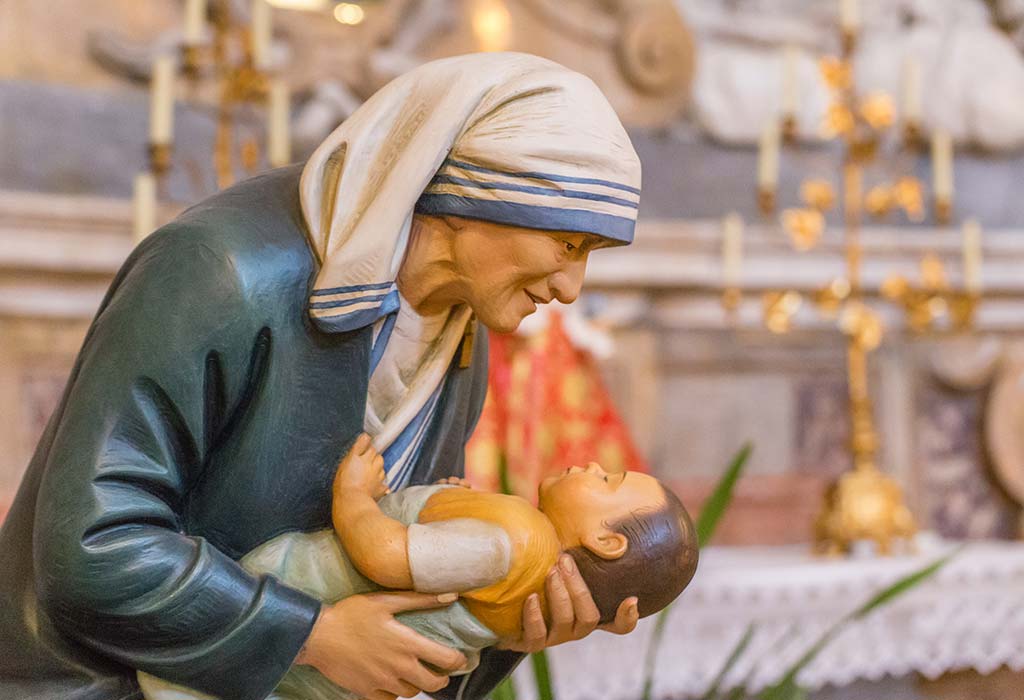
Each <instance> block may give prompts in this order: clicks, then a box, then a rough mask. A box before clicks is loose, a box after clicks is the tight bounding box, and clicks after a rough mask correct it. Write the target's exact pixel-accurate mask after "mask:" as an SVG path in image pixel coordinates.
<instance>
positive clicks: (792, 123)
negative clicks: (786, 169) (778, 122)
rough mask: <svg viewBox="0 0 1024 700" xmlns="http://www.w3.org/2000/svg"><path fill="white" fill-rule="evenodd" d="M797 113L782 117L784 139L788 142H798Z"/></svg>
mask: <svg viewBox="0 0 1024 700" xmlns="http://www.w3.org/2000/svg"><path fill="white" fill-rule="evenodd" d="M796 136H797V130H796V115H794V114H786V115H784V116H783V117H782V140H783V141H784V142H785V143H787V144H790V145H792V144H794V143H796Z"/></svg>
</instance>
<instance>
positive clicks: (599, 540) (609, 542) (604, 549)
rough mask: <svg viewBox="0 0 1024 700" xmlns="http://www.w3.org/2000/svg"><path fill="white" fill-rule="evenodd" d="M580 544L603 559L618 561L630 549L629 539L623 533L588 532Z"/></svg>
mask: <svg viewBox="0 0 1024 700" xmlns="http://www.w3.org/2000/svg"><path fill="white" fill-rule="evenodd" d="M580 544H582V545H583V546H584V547H586V548H587V549H589V550H590V551H591V552H593V553H594V554H596V555H597V556H599V557H601V558H602V559H609V560H610V559H618V558H620V557H621V556H622V555H623V554H625V553H626V550H627V549H629V539H628V538H627V537H626V536H625V535H623V534H622V533H621V532H612V531H611V530H604V531H602V532H588V533H586V534H585V535H583V537H581V538H580Z"/></svg>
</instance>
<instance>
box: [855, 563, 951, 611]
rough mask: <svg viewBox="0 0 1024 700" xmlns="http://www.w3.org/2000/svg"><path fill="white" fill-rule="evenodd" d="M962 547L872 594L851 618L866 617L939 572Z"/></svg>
mask: <svg viewBox="0 0 1024 700" xmlns="http://www.w3.org/2000/svg"><path fill="white" fill-rule="evenodd" d="M961 549H963V545H961V546H959V547H957V548H956V549H954V550H953V551H952V552H950V553H949V554H947V555H946V556H944V557H939V558H938V559H936V560H935V561H933V562H932V563H931V564H929V565H928V566H926V567H924V568H923V569H919V570H917V571H915V572H913V573H911V574H909V575H907V576H904V577H903V578H901V579H900V580H899V581H897V582H896V583H894V584H892V585H891V586H889V587H888V588H885V589H883V590H881V591H879V592H878V593H876V594H875V595H873V596H871V598H870V600H868V602H866V603H864V605H862V606H860V607H859V608H857V609H856V610H854V611H853V613H851V615H850V618H851V619H860V618H862V617H864V616H865V615H867V614H868V613H869V612H871V611H872V610H874V609H875V608H878V607H881V606H882V605H885V604H886V603H888V602H889V601H890V600H892V599H893V598H896V597H897V596H899V595H902V594H903V593H906V592H907V591H909V590H910V589H911V588H914V587H915V586H917V585H918V584H919V583H922V582H923V581H925V580H926V579H928V578H930V577H931V576H933V575H935V574H936V573H938V571H939V569H941V568H942V567H944V566H945V565H946V564H947V563H948V562H949V560H950V559H952V558H953V557H955V556H956V555H957V554H959V553H960V550H961Z"/></svg>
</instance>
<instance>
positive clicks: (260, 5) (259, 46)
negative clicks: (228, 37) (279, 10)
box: [250, 0, 270, 68]
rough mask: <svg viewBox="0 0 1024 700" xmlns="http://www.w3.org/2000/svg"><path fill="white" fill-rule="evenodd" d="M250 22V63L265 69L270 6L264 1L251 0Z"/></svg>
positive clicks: (268, 48)
mask: <svg viewBox="0 0 1024 700" xmlns="http://www.w3.org/2000/svg"><path fill="white" fill-rule="evenodd" d="M251 20H252V25H251V27H250V31H251V32H252V63H253V65H254V66H256V67H257V68H266V67H267V65H268V62H269V56H270V5H268V4H267V2H266V0H253V3H252V13H251Z"/></svg>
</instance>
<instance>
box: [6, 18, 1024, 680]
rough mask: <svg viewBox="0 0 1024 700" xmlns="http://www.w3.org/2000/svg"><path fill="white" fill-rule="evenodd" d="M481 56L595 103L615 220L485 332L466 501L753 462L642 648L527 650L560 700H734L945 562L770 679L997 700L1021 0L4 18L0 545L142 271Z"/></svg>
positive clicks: (1019, 283)
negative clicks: (477, 490)
mask: <svg viewBox="0 0 1024 700" xmlns="http://www.w3.org/2000/svg"><path fill="white" fill-rule="evenodd" d="M500 50H512V51H525V52H530V53H535V54H538V55H542V56H546V57H549V58H552V59H554V60H556V61H558V62H561V63H563V64H565V65H567V66H569V67H571V68H574V69H576V70H579V71H581V72H583V73H585V74H587V75H589V76H590V77H591V78H592V79H593V80H594V81H595V82H596V83H597V84H598V85H599V86H600V87H601V88H602V89H603V91H604V92H605V94H606V95H607V96H608V97H609V99H610V100H611V102H612V104H613V105H614V106H615V108H616V109H617V111H618V113H619V115H620V117H621V119H622V121H623V123H624V124H626V126H627V129H628V130H629V132H630V135H631V137H632V139H633V143H634V145H635V147H636V150H637V152H638V153H639V155H640V158H641V160H642V161H643V168H644V178H643V196H642V200H641V201H642V205H641V209H640V224H639V229H638V233H637V240H636V243H635V244H634V245H632V246H630V247H629V248H625V249H613V250H608V251H600V252H599V253H597V254H595V255H594V256H593V257H592V259H591V262H590V267H589V272H588V277H587V283H586V288H585V293H584V295H583V297H582V298H581V300H580V301H579V302H578V303H577V304H575V305H573V307H572V308H564V309H553V310H549V311H545V312H544V313H542V314H538V315H537V316H536V317H532V318H531V319H529V320H528V322H527V323H525V324H524V328H523V329H521V332H520V333H519V335H518V336H517V337H504V338H494V339H492V357H491V361H492V362H491V364H492V367H491V392H490V394H489V400H488V406H487V409H486V411H485V415H484V419H483V420H482V422H481V426H480V429H479V431H478V435H477V436H476V437H475V439H474V441H473V443H471V445H470V452H469V471H470V476H471V477H472V478H473V479H474V480H475V481H477V483H478V484H480V485H481V486H483V487H488V488H500V487H502V486H504V487H505V488H509V489H511V490H514V491H517V492H519V493H522V494H524V495H526V496H527V497H530V495H531V494H532V493H533V490H534V488H535V484H536V481H537V480H538V479H539V478H540V477H541V476H542V475H543V474H544V473H545V472H546V471H547V470H550V469H556V468H564V467H565V466H566V463H567V462H583V461H587V460H589V459H597V460H598V461H601V462H602V463H603V464H604V465H605V466H606V467H608V468H610V469H622V468H635V469H646V470H649V471H651V472H653V473H654V474H656V475H657V476H658V477H659V478H662V479H663V480H665V481H667V482H668V483H670V484H672V486H673V487H674V488H676V490H677V491H678V492H679V494H680V495H681V497H682V498H683V500H684V502H685V503H686V504H687V506H688V507H689V508H690V509H691V512H693V513H694V514H695V515H696V514H697V513H699V512H700V511H701V509H702V505H703V504H704V503H705V502H706V499H707V498H708V496H709V494H711V493H712V491H713V490H714V488H715V485H716V484H718V483H720V479H721V478H722V475H723V474H724V473H725V472H726V467H727V466H728V464H729V462H730V460H731V459H732V458H733V457H734V455H736V454H737V452H738V451H739V450H740V448H741V447H742V446H743V445H744V444H748V443H749V444H750V445H751V446H752V448H753V449H752V452H751V453H750V458H749V461H748V462H747V463H746V464H745V470H744V472H743V475H742V477H741V478H740V479H739V480H738V482H737V483H736V485H735V488H734V490H733V492H732V499H731V502H730V503H729V504H728V508H727V509H725V516H724V518H723V519H722V520H721V521H720V523H719V526H718V527H717V529H716V531H715V534H714V539H713V546H711V547H710V548H709V549H708V550H707V552H706V553H705V556H704V562H705V563H704V565H703V568H702V572H701V573H700V574H699V575H698V579H697V580H696V581H695V583H694V585H693V586H691V589H690V590H689V591H688V592H687V593H686V594H684V597H683V599H682V600H681V601H680V604H679V605H678V606H677V609H676V610H674V612H673V613H672V615H670V616H669V617H668V618H667V622H666V624H665V628H664V629H665V632H664V637H663V639H662V641H661V642H660V643H658V644H655V643H654V642H653V641H652V632H653V626H652V625H650V624H642V625H641V627H640V629H638V631H637V632H636V633H634V634H633V635H631V636H630V637H627V638H625V639H612V638H610V637H608V636H606V635H595V636H594V637H592V638H590V639H588V640H586V641H584V642H583V643H580V644H577V645H570V646H569V647H566V648H564V649H563V648H560V649H556V650H554V651H553V653H552V654H551V656H552V658H551V675H552V682H553V687H552V692H553V693H554V695H555V696H556V697H559V698H565V699H567V700H568V699H572V700H576V699H577V698H579V699H580V700H583V699H587V698H608V699H609V700H618V699H620V698H621V699H622V700H626V699H633V698H636V699H637V700H639V698H640V697H642V695H643V692H644V691H643V686H644V680H645V678H647V677H648V675H645V674H646V671H645V667H644V663H645V659H649V660H651V664H652V666H651V668H652V669H653V672H652V674H649V677H650V679H651V687H650V688H649V693H648V695H649V696H650V695H653V696H654V697H659V698H669V697H671V698H684V697H701V696H702V695H704V694H705V693H707V692H708V691H709V689H712V688H713V687H714V686H715V685H716V684H715V678H716V675H717V674H718V673H719V671H720V670H724V671H725V673H724V674H723V676H722V677H723V681H722V683H721V684H720V685H721V687H722V688H733V687H736V688H744V689H745V692H746V693H747V694H749V695H755V694H757V693H760V692H763V690H764V689H765V688H771V687H772V684H773V683H774V682H775V681H777V680H778V678H779V676H780V675H782V674H784V672H785V670H786V669H787V668H788V667H789V666H790V664H791V663H792V662H794V661H795V660H796V659H798V658H799V657H800V656H801V653H802V652H803V651H804V650H805V649H806V648H807V647H808V645H809V644H810V643H812V642H813V641H814V640H816V639H817V638H818V637H819V635H820V634H821V633H823V632H824V631H826V630H828V629H829V628H830V625H832V624H833V623H834V622H835V621H836V620H838V619H840V618H842V616H843V615H844V614H846V613H848V612H850V611H851V610H853V609H854V607H855V606H856V605H858V604H860V603H862V602H864V601H865V600H867V599H868V598H869V597H870V596H871V595H872V594H873V593H875V592H877V591H878V590H880V589H881V587H883V586H885V585H887V584H890V583H892V582H893V581H896V580H897V579H898V578H899V577H900V576H902V575H905V574H906V573H908V572H910V571H914V570H916V568H917V567H919V566H923V565H925V564H927V563H928V562H930V561H932V560H933V559H934V557H935V556H939V555H942V554H944V553H946V552H948V551H950V548H951V547H954V546H957V545H959V544H960V543H962V542H968V543H969V544H968V546H967V547H966V548H965V549H963V550H958V551H959V553H958V554H957V555H956V556H955V557H954V559H953V560H952V561H951V562H950V563H949V564H948V565H947V566H945V567H944V568H943V569H942V570H941V571H939V572H938V573H937V574H936V575H935V576H933V577H931V578H929V580H927V581H925V582H924V583H922V584H921V585H920V586H919V587H916V588H915V590H913V591H910V592H908V593H906V594H905V596H903V597H901V598H900V600H899V601H894V602H893V603H892V604H891V605H886V606H885V607H884V608H881V609H879V610H875V611H872V613H871V614H870V615H866V616H864V618H863V619H858V620H856V621H854V622H853V623H851V624H850V625H845V626H844V627H843V629H842V633H841V634H838V635H835V638H834V639H831V640H830V642H831V643H830V644H829V645H828V647H827V648H825V649H824V651H823V652H822V653H821V654H820V655H819V656H817V657H816V658H815V659H814V661H813V662H812V663H810V664H809V665H807V666H806V667H803V668H802V671H801V673H800V675H799V686H800V687H801V688H804V689H806V691H807V692H810V693H811V695H812V697H814V698H817V699H821V700H825V699H830V700H831V699H841V698H842V699H853V698H863V699H864V700H867V699H873V698H878V699H879V700H881V699H882V698H885V699H886V700H917V699H919V698H945V699H949V700H953V699H954V698H957V699H959V698H963V699H967V698H971V699H972V700H973V699H979V700H980V699H982V698H992V699H993V700H1004V699H1006V700H1010V699H1014V700H1016V699H1019V698H1022V697H1024V679H1022V675H1021V673H1020V671H1021V670H1022V669H1024V605H1021V601H1022V600H1024V545H1022V544H1020V539H1021V537H1022V534H1024V519H1022V511H1021V509H1022V503H1024V342H1022V341H1024V274H1022V273H1021V272H1020V270H1021V263H1024V189H1022V184H1021V183H1024V53H1022V52H1024V0H988V1H983V0H859V1H858V0H835V1H832V0H674V1H673V0H364V1H363V2H351V3H337V2H334V1H333V0H271V1H270V2H266V1H265V0H256V2H251V0H208V1H206V0H147V1H146V2H128V1H127V0H92V1H90V2H85V1H84V0H62V1H61V2H59V3H41V2H31V1H30V0H5V1H4V2H2V3H0V154H2V157H0V411H2V415H3V420H2V421H0V518H2V514H3V513H4V512H5V511H6V508H7V506H8V504H9V503H10V501H11V499H13V497H14V494H15V492H16V490H17V486H18V483H19V481H20V478H21V474H22V471H23V470H24V468H25V466H26V464H27V463H28V460H29V456H30V454H31V452H32V450H33V449H34V446H35V442H36V440H37V439H38V437H39V435H40V433H41V432H42V430H43V427H44V425H45V423H46V421H47V420H48V418H49V416H50V414H51V412H52V411H53V409H54V407H55V406H56V404H57V402H58V400H59V398H60V394H61V392H62V389H63V386H64V383H65V382H66V380H67V376H68V373H69V371H70V368H71V366H72V363H73V361H74V358H75V355H76V353H77V350H78V348H79V346H80V344H81V341H82V338H83V336H84V333H85V330H86V328H87V327H88V324H89V322H90V319H91V317H92V315H93V313H94V312H95V310H96V308H97V306H98V304H99V302H100V300H101V298H102V295H103V292H104V290H105V289H106V287H107V285H108V284H109V282H110V280H111V279H112V277H113V275H114V273H115V272H116V271H117V269H118V267H119V266H120V264H121V262H122V261H123V260H124V258H125V257H126V256H127V254H128V252H129V251H130V250H131V248H132V246H133V245H134V243H135V242H137V241H138V240H139V239H140V238H141V237H142V236H145V235H147V234H148V233H149V232H150V231H152V230H153V229H154V228H155V227H156V226H158V225H160V224H161V223H163V222H166V221H168V220H170V219H171V218H173V217H174V216H175V215H176V213H177V212H179V211H181V210H182V209H183V208H185V207H187V206H188V205H190V204H191V203H194V202H196V201H198V200H200V199H202V198H204V197H206V196H208V195H210V194H212V193H214V192H215V191H217V190H218V189H219V188H221V187H224V186H227V185H229V184H230V183H232V182H235V181H237V180H240V179H243V178H245V177H247V176H249V175H251V174H255V173H258V172H260V171H262V170H265V169H267V168H270V167H274V166H278V165H283V164H286V163H289V162H301V161H302V160H304V158H305V157H306V156H308V154H309V153H310V152H311V150H312V149H313V148H314V147H315V146H316V144H317V143H319V141H320V140H321V139H322V138H323V137H325V136H326V135H327V134H328V133H329V132H330V131H331V130H332V129H333V128H334V127H335V126H337V124H339V123H340V122H341V121H342V120H344V119H345V118H346V117H347V116H348V115H349V114H351V113H352V112H353V111H354V110H355V109H356V108H357V107H358V106H359V105H360V104H361V103H362V102H363V101H364V100H365V99H367V98H368V97H369V96H370V95H372V94H373V92H374V91H376V90H377V89H378V88H380V87H381V86H382V85H384V84H385V83H386V82H387V81H388V80H390V79H391V78H393V77H395V76H397V75H399V74H401V73H403V72H405V71H407V70H408V69H410V68H412V67H414V66H416V65H418V64H419V63H422V62H424V61H427V60H431V59H433V58H438V57H442V56H448V55H455V54H460V53H466V52H470V51H500ZM183 313H187V310H183ZM844 475H846V476H847V477H850V478H846V479H845V480H842V481H837V480H839V479H841V478H843V477H844ZM854 477H856V478H854ZM890 549H891V550H892V551H893V552H894V554H890V553H889V552H888V551H887V550H890ZM827 555H831V556H827ZM744 640H745V641H746V644H741V643H742V642H744ZM739 646H742V649H740V651H742V653H741V654H738V655H737V658H739V661H737V662H736V663H734V664H732V665H729V666H728V668H726V667H725V666H723V664H725V662H726V659H727V658H729V656H730V652H731V651H734V650H737V649H738V648H739ZM531 672H532V671H531V669H529V668H525V667H524V668H523V669H521V671H520V674H519V676H517V682H516V689H517V692H518V693H519V694H520V695H522V696H524V697H526V698H530V697H532V696H533V695H535V694H536V693H537V692H538V691H537V689H536V687H535V686H534V685H533V683H532V681H531V680H530V673H531ZM800 692H804V691H803V690H801V691H800ZM543 694H544V691H543V689H542V691H541V695H543ZM779 697H781V696H779ZM785 697H787V698H788V697H798V696H785Z"/></svg>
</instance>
